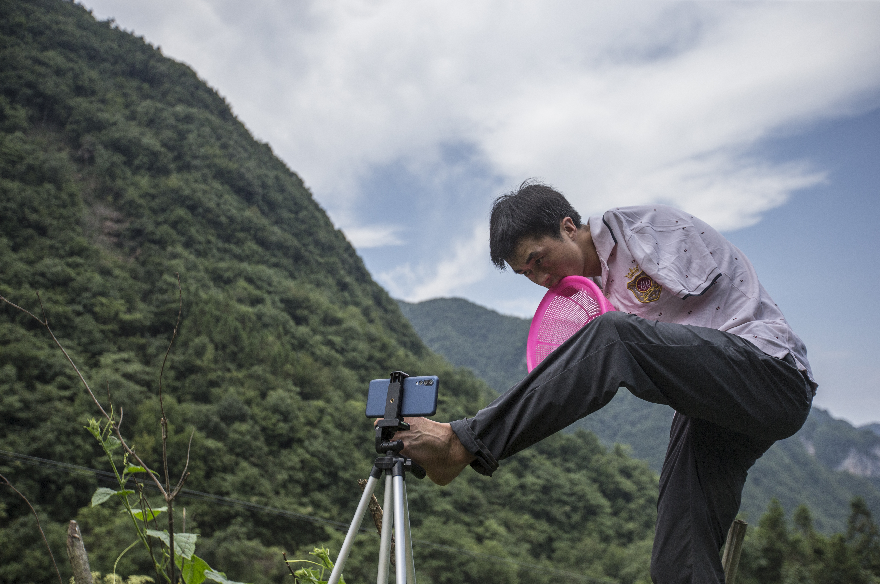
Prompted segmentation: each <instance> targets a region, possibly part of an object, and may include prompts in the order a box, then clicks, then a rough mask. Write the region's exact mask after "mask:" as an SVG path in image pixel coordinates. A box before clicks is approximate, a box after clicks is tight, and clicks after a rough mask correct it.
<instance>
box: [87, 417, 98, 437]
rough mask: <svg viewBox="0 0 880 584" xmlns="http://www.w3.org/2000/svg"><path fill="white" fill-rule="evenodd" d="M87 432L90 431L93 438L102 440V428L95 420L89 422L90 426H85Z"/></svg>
mask: <svg viewBox="0 0 880 584" xmlns="http://www.w3.org/2000/svg"><path fill="white" fill-rule="evenodd" d="M85 428H86V430H88V431H89V432H90V433H91V434H92V436H94V437H95V438H97V439H98V440H99V441H100V440H101V426H99V425H98V421H97V420H96V419H94V418H92V419H91V420H89V425H88V426H85Z"/></svg>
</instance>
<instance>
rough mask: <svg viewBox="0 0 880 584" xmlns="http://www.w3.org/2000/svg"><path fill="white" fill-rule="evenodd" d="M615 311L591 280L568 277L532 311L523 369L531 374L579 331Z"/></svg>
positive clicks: (554, 287) (551, 290)
mask: <svg viewBox="0 0 880 584" xmlns="http://www.w3.org/2000/svg"><path fill="white" fill-rule="evenodd" d="M609 310H614V307H613V306H611V303H610V302H608V299H607V298H605V295H604V294H602V291H601V290H600V289H599V287H598V286H596V285H595V284H594V283H593V282H592V280H588V279H587V278H584V277H582V276H567V277H565V278H563V279H562V280H560V281H559V283H558V284H556V285H555V286H553V287H552V288H550V289H549V290H547V293H546V294H544V298H543V299H542V300H541V303H540V304H539V305H538V310H537V311H535V316H534V317H533V318H532V325H531V327H530V328H529V339H528V342H527V345H526V366H527V367H528V370H529V371H531V370H532V369H534V368H535V367H537V366H538V363H540V362H541V361H543V360H544V359H545V358H546V357H547V355H549V354H550V353H552V352H553V351H554V350H555V349H556V347H558V346H559V345H561V344H562V343H564V342H565V341H567V340H568V339H569V338H571V336H572V335H573V334H575V333H576V332H578V331H579V330H581V328H582V327H583V326H584V325H585V324H587V323H588V322H590V321H591V320H593V319H594V318H596V317H597V316H599V315H600V314H604V313H606V312H608V311H609Z"/></svg>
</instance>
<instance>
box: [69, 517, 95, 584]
mask: <svg viewBox="0 0 880 584" xmlns="http://www.w3.org/2000/svg"><path fill="white" fill-rule="evenodd" d="M67 555H68V557H70V565H71V567H72V568H73V581H74V582H76V584H94V581H93V580H92V571H91V570H90V569H89V556H88V554H86V546H85V544H84V543H83V538H82V533H80V531H79V525H77V523H76V521H73V520H71V522H70V523H69V524H68V525H67Z"/></svg>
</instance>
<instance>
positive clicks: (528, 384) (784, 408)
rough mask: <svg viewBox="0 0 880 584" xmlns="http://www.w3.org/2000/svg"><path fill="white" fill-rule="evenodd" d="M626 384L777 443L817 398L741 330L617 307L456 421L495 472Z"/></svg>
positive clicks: (486, 468) (482, 466) (462, 436)
mask: <svg viewBox="0 0 880 584" xmlns="http://www.w3.org/2000/svg"><path fill="white" fill-rule="evenodd" d="M620 387H626V388H627V389H629V390H630V391H631V392H632V393H633V394H634V395H636V396H637V397H640V398H642V399H644V400H646V401H650V402H654V403H660V404H667V405H670V406H672V408H673V409H675V410H676V411H678V412H681V413H683V414H685V415H687V416H688V417H691V418H699V419H702V420H706V421H709V422H712V423H714V424H716V425H718V426H721V427H723V428H727V429H729V430H732V431H734V432H737V433H740V434H745V435H748V436H752V437H753V438H755V439H760V440H769V441H774V440H779V439H782V438H786V437H788V436H790V435H792V434H794V433H795V432H796V431H797V430H798V429H799V428H800V427H801V425H802V424H803V422H804V421H805V420H806V417H807V414H808V413H809V409H810V402H811V391H810V388H809V386H808V384H807V382H806V380H805V379H804V377H803V376H802V375H801V373H800V372H799V371H798V370H797V369H796V368H795V367H794V366H792V365H790V364H788V363H786V362H784V361H782V360H780V359H775V358H773V357H770V356H769V355H766V354H764V353H763V352H761V351H760V350H759V349H758V348H757V347H755V346H754V345H752V344H751V343H749V342H748V341H745V340H743V339H741V338H739V337H737V336H735V335H731V334H728V333H724V332H721V331H718V330H714V329H708V328H702V327H693V326H685V325H679V324H670V323H663V322H656V321H648V320H645V319H642V318H639V317H636V316H632V315H628V314H624V313H619V312H609V313H606V314H604V315H602V316H600V317H599V318H597V319H595V320H594V321H592V322H591V323H589V324H588V325H586V326H585V327H584V328H583V329H581V331H580V332H578V333H577V334H576V335H574V336H573V337H572V338H571V339H569V340H568V341H567V342H566V343H565V344H564V345H562V346H561V347H559V348H558V349H557V350H556V351H554V352H553V353H551V354H550V356H548V357H547V358H546V359H545V360H544V361H543V362H542V363H541V364H540V365H539V366H538V367H536V368H535V369H534V370H533V371H532V372H531V373H530V374H529V375H528V376H526V378H525V379H523V380H522V382H520V383H519V384H518V385H516V386H514V387H512V388H511V389H510V390H508V391H507V392H505V393H504V394H503V395H501V396H500V397H499V398H498V399H496V400H495V401H493V402H492V403H491V404H489V405H488V406H487V407H486V408H484V409H482V410H480V412H478V413H477V415H476V416H474V417H473V418H470V419H467V420H458V421H456V422H452V425H451V428H452V430H453V431H454V432H455V434H456V435H457V437H458V439H459V440H460V441H461V443H462V444H463V445H464V447H465V449H467V450H468V451H469V452H471V453H472V454H474V455H475V456H476V460H475V461H474V463H473V466H474V468H475V469H476V470H478V471H479V472H482V473H484V474H491V472H492V471H494V470H495V468H496V467H497V466H498V460H500V459H502V458H506V457H508V456H511V455H513V454H515V453H516V452H519V451H520V450H522V449H523V448H526V447H528V446H530V445H532V444H534V443H536V442H538V441H539V440H541V439H543V438H546V437H547V436H549V435H550V434H553V433H554V432H557V431H559V430H561V429H563V428H565V427H566V426H568V425H569V424H571V423H572V422H574V421H576V420H578V419H580V418H582V417H584V416H586V415H588V414H590V413H592V412H594V411H596V410H598V409H599V408H601V407H603V406H604V405H605V404H607V403H608V402H609V401H611V399H612V398H613V397H614V395H615V394H616V392H617V390H618V388H620ZM404 443H406V442H405V441H404ZM413 458H415V459H416V460H418V458H417V457H416V456H414V457H413Z"/></svg>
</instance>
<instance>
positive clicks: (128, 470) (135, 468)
mask: <svg viewBox="0 0 880 584" xmlns="http://www.w3.org/2000/svg"><path fill="white" fill-rule="evenodd" d="M136 472H152V473H153V474H157V473H156V471H150V470H147V469H146V468H144V467H142V466H135V465H133V464H129V465H127V466H126V467H125V470H124V471H122V476H123V477H126V476H128V475H130V474H134V473H136Z"/></svg>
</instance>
